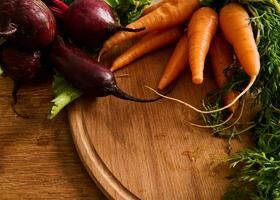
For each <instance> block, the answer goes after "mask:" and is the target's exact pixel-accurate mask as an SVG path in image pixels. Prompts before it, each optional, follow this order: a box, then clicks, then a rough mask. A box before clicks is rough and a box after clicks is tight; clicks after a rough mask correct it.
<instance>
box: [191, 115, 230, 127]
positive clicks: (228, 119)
mask: <svg viewBox="0 0 280 200" xmlns="http://www.w3.org/2000/svg"><path fill="white" fill-rule="evenodd" d="M233 115H234V113H231V114H230V115H229V116H228V118H227V119H226V120H225V121H223V122H222V123H220V124H215V125H200V124H195V123H193V122H190V121H187V123H188V124H190V125H192V126H195V127H198V128H217V127H220V126H223V125H225V124H226V123H228V122H229V121H230V120H231V119H232V117H233Z"/></svg>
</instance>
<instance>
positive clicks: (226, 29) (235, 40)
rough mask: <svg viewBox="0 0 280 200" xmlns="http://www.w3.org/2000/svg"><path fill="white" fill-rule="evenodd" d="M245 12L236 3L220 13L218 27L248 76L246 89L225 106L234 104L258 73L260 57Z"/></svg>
mask: <svg viewBox="0 0 280 200" xmlns="http://www.w3.org/2000/svg"><path fill="white" fill-rule="evenodd" d="M249 20H250V19H249V15H248V13H247V11H246V10H245V9H244V8H243V7H242V6H241V5H239V4H237V3H230V4H228V5H226V6H224V7H223V8H222V10H221V11H220V26H221V29H222V32H223V34H224V36H225V38H226V39H227V41H228V42H229V43H230V44H231V45H232V46H233V48H234V51H235V53H236V56H237V58H238V60H239V62H240V64H241V65H242V66H243V68H244V70H245V72H246V73H247V74H248V75H249V76H250V82H249V83H248V85H247V87H246V88H245V89H244V90H243V91H242V92H241V93H240V94H239V95H238V96H237V97H235V99H234V100H232V101H231V103H228V104H227V106H225V107H223V108H221V109H219V110H222V109H224V108H228V107H230V106H232V105H234V104H235V102H237V101H238V99H239V98H240V97H242V96H243V95H244V94H245V93H246V92H247V91H248V90H249V89H250V88H251V86H252V85H253V84H254V82H255V80H256V78H257V76H258V74H259V71H260V66H261V64H260V55H259V52H258V48H257V45H256V42H255V39H254V34H253V30H252V26H251V24H250V21H249Z"/></svg>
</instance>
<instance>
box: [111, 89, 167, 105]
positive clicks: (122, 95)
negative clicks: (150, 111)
mask: <svg viewBox="0 0 280 200" xmlns="http://www.w3.org/2000/svg"><path fill="white" fill-rule="evenodd" d="M110 92H111V95H113V96H115V97H117V98H119V99H124V100H129V101H134V102H139V103H148V102H155V101H157V100H159V99H161V97H157V98H154V99H140V98H137V97H133V96H130V95H129V94H127V93H125V92H124V91H122V90H121V89H120V88H119V87H118V86H115V87H113V88H112V89H111V90H110Z"/></svg>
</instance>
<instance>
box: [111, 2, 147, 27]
mask: <svg viewBox="0 0 280 200" xmlns="http://www.w3.org/2000/svg"><path fill="white" fill-rule="evenodd" d="M106 2H107V3H108V4H109V5H110V6H111V7H112V8H113V9H114V10H115V11H116V13H117V15H118V16H119V18H120V21H121V23H122V24H124V25H125V24H129V23H131V22H133V21H135V20H136V19H138V18H139V17H140V16H141V14H142V12H143V10H144V8H145V7H146V6H147V5H149V4H150V3H151V2H152V0H106Z"/></svg>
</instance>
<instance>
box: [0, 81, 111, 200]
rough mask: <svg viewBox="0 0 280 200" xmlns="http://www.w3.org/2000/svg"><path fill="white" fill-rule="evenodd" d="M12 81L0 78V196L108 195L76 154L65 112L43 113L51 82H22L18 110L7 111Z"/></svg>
mask: <svg viewBox="0 0 280 200" xmlns="http://www.w3.org/2000/svg"><path fill="white" fill-rule="evenodd" d="M11 89H12V82H11V81H10V79H9V78H2V77H0V115H1V120H0V199H1V200H21V199H23V200H25V199H26V200H30V199H34V200H35V199H36V200H39V199H71V200H95V199H96V200H102V199H106V198H105V197H104V195H103V194H102V192H101V191H100V190H99V189H98V188H97V186H96V185H95V184H94V182H93V181H92V180H91V178H90V177H89V175H88V173H87V172H86V170H85V169H84V167H83V165H82V163H81V162H80V159H79V157H78V155H77V153H76V149H75V147H74V144H73V142H72V137H71V134H70V131H69V127H68V120H67V116H66V113H65V112H62V113H61V114H60V115H59V116H58V118H56V119H55V120H53V121H47V120H46V115H47V113H48V111H49V108H50V103H49V102H50V100H51V98H52V92H51V83H50V82H48V83H44V84H40V85H38V86H25V87H24V88H23V89H21V90H20V92H19V103H18V106H17V108H18V110H19V111H20V112H21V113H28V114H29V115H30V116H31V117H32V118H31V119H22V118H19V117H17V116H15V115H14V113H13V112H12V110H11V106H10V102H11V98H10V91H11Z"/></svg>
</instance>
